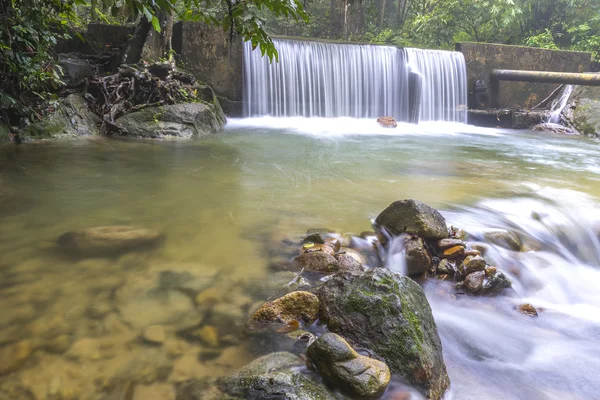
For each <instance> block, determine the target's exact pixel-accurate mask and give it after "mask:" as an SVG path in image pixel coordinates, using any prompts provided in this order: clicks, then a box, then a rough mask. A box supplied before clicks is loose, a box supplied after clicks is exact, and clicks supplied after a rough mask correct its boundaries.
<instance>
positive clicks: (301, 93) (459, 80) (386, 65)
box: [244, 39, 467, 122]
mask: <svg viewBox="0 0 600 400" xmlns="http://www.w3.org/2000/svg"><path fill="white" fill-rule="evenodd" d="M273 42H274V43H275V47H276V48H277V51H278V53H279V62H275V61H273V62H270V60H269V59H268V58H267V57H261V54H260V51H259V50H257V51H253V50H252V46H251V44H250V43H248V42H247V43H245V44H244V108H245V114H246V116H262V115H270V116H274V117H294V116H302V117H326V118H333V117H355V118H377V117H381V116H393V117H395V118H396V119H397V120H399V121H411V120H414V121H415V122H416V119H415V114H416V115H418V114H419V109H420V117H419V118H418V119H419V120H421V121H431V120H444V121H456V122H466V102H467V91H466V67H465V62H464V58H463V56H462V54H461V53H457V52H450V51H437V50H419V49H399V48H396V47H392V46H378V45H358V44H337V43H325V42H316V41H299V40H288V39H274V40H273ZM411 76H419V77H420V78H421V79H420V84H419V85H415V84H414V83H413V84H411V79H410V77H411ZM414 87H418V90H416V91H415V89H414ZM411 91H413V92H416V93H411ZM419 95H420V96H419ZM415 98H416V99H418V98H420V100H415ZM411 102H413V103H414V102H417V103H419V105H420V107H414V104H412V105H411ZM415 110H416V113H415Z"/></svg>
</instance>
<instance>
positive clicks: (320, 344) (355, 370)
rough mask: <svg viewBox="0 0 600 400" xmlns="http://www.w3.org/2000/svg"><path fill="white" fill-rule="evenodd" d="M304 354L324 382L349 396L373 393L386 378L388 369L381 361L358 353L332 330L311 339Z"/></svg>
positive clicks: (383, 385) (382, 388) (381, 388)
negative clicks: (312, 340)
mask: <svg viewBox="0 0 600 400" xmlns="http://www.w3.org/2000/svg"><path fill="white" fill-rule="evenodd" d="M307 356H308V358H309V359H310V360H311V361H312V362H313V364H314V365H315V366H316V368H317V370H318V371H319V373H320V374H321V376H322V377H323V379H324V380H325V382H327V383H328V384H329V385H331V386H333V387H337V388H339V389H341V390H342V391H344V392H346V393H348V394H349V395H352V396H357V397H359V398H374V397H377V396H379V395H380V394H382V393H383V392H384V391H385V389H386V388H387V386H388V384H389V382H390V378H391V374H390V369H389V368H388V366H387V365H386V364H385V363H383V362H381V361H379V360H375V359H373V358H369V357H366V356H363V355H360V354H358V353H357V352H356V351H355V350H354V349H353V348H352V347H350V345H349V344H348V342H347V341H346V340H344V338H342V337H341V336H339V335H336V334H335V333H325V334H323V335H322V336H321V337H319V338H318V339H317V340H315V341H314V342H313V343H312V344H311V345H310V346H309V347H308V351H307Z"/></svg>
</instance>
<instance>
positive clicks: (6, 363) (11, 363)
mask: <svg viewBox="0 0 600 400" xmlns="http://www.w3.org/2000/svg"><path fill="white" fill-rule="evenodd" d="M32 351H33V346H32V344H31V342H30V341H29V340H21V341H20V342H17V343H13V344H9V345H4V346H2V347H0V360H2V361H1V362H0V375H6V374H10V373H11V372H14V371H16V370H17V369H18V368H19V367H20V366H21V365H23V363H24V362H25V360H27V358H28V357H29V355H30V354H31V352H32Z"/></svg>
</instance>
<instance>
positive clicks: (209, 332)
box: [196, 325, 219, 347]
mask: <svg viewBox="0 0 600 400" xmlns="http://www.w3.org/2000/svg"><path fill="white" fill-rule="evenodd" d="M196 336H197V337H198V338H199V339H200V340H202V341H203V342H204V343H205V344H206V345H207V346H210V347H219V333H218V332H217V329H216V328H215V327H214V326H211V325H206V326H203V327H202V328H200V329H198V330H197V331H196Z"/></svg>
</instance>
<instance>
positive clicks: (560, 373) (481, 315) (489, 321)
mask: <svg viewBox="0 0 600 400" xmlns="http://www.w3.org/2000/svg"><path fill="white" fill-rule="evenodd" d="M531 187H532V189H533V190H534V193H533V194H532V193H529V194H527V195H526V196H523V197H512V198H507V199H493V200H484V201H481V202H479V203H478V204H477V205H476V206H474V207H461V208H458V209H456V210H454V211H448V212H445V213H444V214H445V216H446V217H447V219H448V221H449V222H450V223H452V224H455V225H456V226H461V227H464V228H465V229H466V230H467V231H468V232H469V233H470V234H471V235H474V236H475V238H476V239H481V238H482V236H483V233H484V231H485V230H487V229H489V228H503V229H511V230H513V231H515V232H517V233H518V234H519V235H520V236H521V237H523V238H524V239H525V245H526V247H528V248H529V249H530V250H529V251H525V252H522V253H515V252H512V251H509V250H506V249H503V248H500V247H497V246H492V247H491V251H490V252H489V253H488V254H487V255H486V259H487V260H488V262H490V263H492V264H493V265H495V266H497V267H498V268H500V269H501V270H503V271H504V272H505V273H507V275H508V276H509V277H510V279H511V281H512V283H513V289H514V291H513V292H512V293H508V294H507V295H504V296H499V297H496V298H480V297H472V296H452V295H451V294H448V293H451V292H452V290H451V289H450V286H451V285H452V284H451V283H448V287H447V290H440V287H439V286H436V285H434V284H429V286H427V285H426V292H427V296H428V298H429V300H430V303H431V306H432V310H433V313H434V317H435V320H436V323H437V326H438V329H439V332H440V336H441V338H442V342H443V347H444V357H445V361H446V365H447V367H448V373H449V375H450V379H451V381H452V387H451V390H450V392H449V394H448V395H447V396H446V398H447V399H475V398H477V399H515V400H516V399H544V400H550V399H556V400H562V399H567V398H568V399H581V400H584V399H596V398H598V390H600V384H599V382H598V380H597V378H596V376H595V375H596V374H595V371H600V347H599V346H598V342H597V341H598V338H599V337H600V293H599V292H598V282H599V281H600V269H599V267H600V242H599V239H598V226H599V225H598V222H599V221H600V209H599V208H598V205H597V202H596V201H595V200H594V199H593V198H591V197H589V196H587V195H585V194H583V193H581V192H576V191H572V190H565V189H555V188H544V187H536V186H535V185H533V186H531ZM556 199H560V203H557V202H556ZM524 303H530V304H532V305H534V306H535V307H536V308H538V312H539V316H538V317H536V318H531V317H527V316H524V315H520V314H519V313H517V311H516V310H515V307H516V306H518V305H520V304H524ZM592 371H594V372H592Z"/></svg>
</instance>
